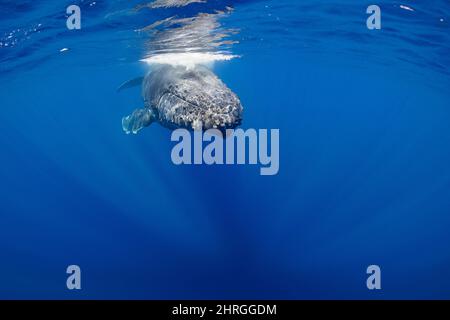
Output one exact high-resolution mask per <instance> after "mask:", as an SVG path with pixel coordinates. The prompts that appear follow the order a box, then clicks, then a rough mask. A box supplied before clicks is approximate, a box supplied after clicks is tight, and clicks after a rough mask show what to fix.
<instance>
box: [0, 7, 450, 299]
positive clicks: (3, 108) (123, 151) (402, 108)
mask: <svg viewBox="0 0 450 320" xmlns="http://www.w3.org/2000/svg"><path fill="white" fill-rule="evenodd" d="M178 2H179V3H182V2H183V1H178ZM184 2H189V1H184ZM155 3H156V4H160V5H155ZM168 3H170V1H166V5H164V1H162V0H159V1H157V2H153V3H150V4H148V5H145V4H146V3H145V2H143V1H134V0H132V1H128V0H127V1H125V0H115V1H113V0H111V1H101V0H97V1H93V0H89V1H75V0H72V1H65V0H64V1H50V0H48V1H31V0H21V1H11V0H6V1H5V0H2V1H0V14H1V15H2V19H1V20H0V120H1V125H0V147H1V160H0V161H1V162H0V164H1V165H0V181H1V182H0V298H3V299H5V298H8V299H12V298H26V299H45V298H56V299H63V298H64V299H66V298H68V299H79V298H80V299H91V298H101V299H106V298H112V299H231V298H233V299H246V298H251V299H268V298H270V299H350V298H353V299H366V298H368V299H378V298H387V299H398V298H401V299H407V298H414V299H417V298H425V299H428V298H450V247H449V243H450V233H449V229H450V196H449V193H450V166H449V163H450V148H449V145H450V126H449V119H450V91H449V87H450V86H449V85H450V71H449V70H450V69H449V67H450V32H449V31H450V29H449V26H450V25H449V22H450V3H449V2H448V1H446V0H439V1H438V0H434V1H406V0H405V1H381V2H379V3H378V5H379V6H380V8H381V11H382V28H381V30H368V29H367V27H366V19H367V18H368V14H366V9H367V7H368V6H369V5H371V4H373V3H372V2H369V1H349V0H341V1H306V0H305V1H297V0H271V1H270V0H268V1H256V0H255V1H243V0H241V1H232V0H229V1H228V0H224V1H218V0H216V1H214V0H208V1H206V2H193V3H185V4H186V5H184V6H182V5H180V6H169V5H168ZM71 4H76V5H78V6H80V8H81V21H82V27H81V29H80V30H68V29H67V27H66V19H67V17H68V15H67V14H66V8H67V7H68V6H69V5H71ZM205 16H206V17H211V19H210V20H207V21H206V23H203V22H202V23H200V24H199V27H198V28H193V27H192V26H198V25H197V24H196V22H197V21H199V19H197V18H199V17H205ZM174 19H175V20H176V23H174V24H172V23H171V22H170V21H174ZM208 19H209V18H208ZM201 21H203V20H201ZM158 22H159V23H158ZM146 27H147V28H146ZM208 28H210V29H208ZM180 30H181V31H182V32H185V31H186V32H187V33H181V35H183V36H182V37H173V38H169V40H171V41H165V42H164V41H161V39H163V40H164V39H166V40H167V38H165V36H167V35H169V36H171V35H173V34H175V35H180V33H177V32H178V31H180ZM161 36H163V37H162V38H161ZM170 52H176V53H179V52H201V53H210V52H220V53H223V54H227V55H235V56H239V57H236V58H234V59H231V60H229V61H217V62H215V63H214V64H213V65H210V67H212V68H213V70H214V72H215V73H216V74H217V75H218V76H219V77H220V78H221V79H222V80H223V81H224V82H225V83H226V84H227V85H228V86H229V87H230V88H231V89H232V90H233V91H234V92H235V93H236V94H237V95H238V96H239V97H240V99H241V102H242V104H243V106H244V108H245V113H244V121H243V123H242V128H244V129H246V128H268V129H271V128H277V129H280V171H279V174H278V175H276V176H260V175H259V167H257V166H250V165H242V166H206V165H201V166H175V165H174V164H173V163H172V161H171V159H170V153H171V149H172V147H173V145H174V144H173V143H172V142H171V141H170V134H171V132H170V130H168V129H166V128H163V127H162V126H159V125H157V124H153V125H152V126H150V127H149V128H145V129H143V130H142V131H141V132H140V133H139V134H138V135H126V134H124V132H123V131H122V128H121V119H122V117H123V116H125V115H127V114H129V113H130V112H131V111H132V110H134V109H136V108H140V107H142V105H143V102H142V98H141V95H140V91H139V89H138V88H132V89H129V90H127V91H124V92H122V93H120V94H119V93H117V92H116V89H117V87H118V86H119V85H120V84H121V83H123V82H124V81H126V80H129V79H132V78H135V77H136V76H140V75H143V74H144V73H145V72H147V71H148V70H149V68H151V67H149V66H148V65H147V64H146V63H145V62H142V61H140V60H141V59H144V58H146V57H149V56H155V55H158V54H161V53H170ZM72 264H76V265H79V266H80V267H81V270H82V290H81V291H69V290H67V288H66V279H67V276H68V275H67V274H66V268H67V266H68V265H72ZM372 264H375V265H379V266H380V267H381V270H382V290H380V291H369V290H368V289H367V287H366V279H367V277H368V275H367V274H366V268H367V267H368V266H369V265H372Z"/></svg>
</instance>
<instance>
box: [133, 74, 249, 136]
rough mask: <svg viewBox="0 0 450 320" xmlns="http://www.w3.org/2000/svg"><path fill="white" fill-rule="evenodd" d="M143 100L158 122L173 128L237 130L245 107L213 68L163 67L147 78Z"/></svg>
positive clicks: (144, 84)
mask: <svg viewBox="0 0 450 320" xmlns="http://www.w3.org/2000/svg"><path fill="white" fill-rule="evenodd" d="M142 88H143V89H142V90H143V92H142V94H143V97H144V100H145V101H146V103H147V104H148V106H149V107H150V108H151V109H152V111H153V112H154V114H155V115H156V118H157V121H159V122H160V123H161V124H163V125H164V126H167V127H170V128H174V127H176V128H187V129H194V130H199V129H203V130H208V129H213V128H214V129H219V130H224V129H228V128H235V127H237V126H239V125H240V124H241V121H242V113H243V107H242V104H241V102H240V100H239V98H238V96H237V95H236V94H235V93H234V92H232V91H231V90H230V89H229V88H228V87H227V86H226V85H225V84H224V83H223V82H222V81H221V80H220V79H219V78H218V77H217V76H216V75H215V74H214V73H213V72H212V71H211V70H210V69H209V68H207V67H204V66H201V65H198V66H193V67H185V66H171V65H161V66H157V67H155V68H153V70H152V71H151V72H150V73H149V74H148V75H147V76H146V77H145V79H144V83H143V87H142Z"/></svg>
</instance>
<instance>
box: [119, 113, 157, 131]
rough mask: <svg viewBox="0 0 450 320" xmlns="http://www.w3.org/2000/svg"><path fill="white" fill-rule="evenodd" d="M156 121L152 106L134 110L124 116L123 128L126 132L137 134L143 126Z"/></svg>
mask: <svg viewBox="0 0 450 320" xmlns="http://www.w3.org/2000/svg"><path fill="white" fill-rule="evenodd" d="M153 121H155V115H154V113H153V111H152V110H151V109H150V108H143V109H137V110H134V111H133V113H132V114H130V115H129V116H126V117H123V118H122V128H123V131H125V133H126V134H130V133H133V134H137V133H138V132H139V130H141V129H142V128H145V127H148V126H149V125H151V124H152V122H153Z"/></svg>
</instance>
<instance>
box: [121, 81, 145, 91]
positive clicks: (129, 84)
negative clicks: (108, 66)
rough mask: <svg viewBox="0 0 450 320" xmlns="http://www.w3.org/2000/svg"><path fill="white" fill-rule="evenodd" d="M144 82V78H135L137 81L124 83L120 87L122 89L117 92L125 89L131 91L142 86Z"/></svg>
mask: <svg viewBox="0 0 450 320" xmlns="http://www.w3.org/2000/svg"><path fill="white" fill-rule="evenodd" d="M143 81H144V77H139V78H135V79H132V80H128V81H126V82H124V83H122V84H121V85H120V87H118V88H117V92H120V91H122V90H125V89H130V88H133V87H137V86H140V85H142V82H143Z"/></svg>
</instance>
